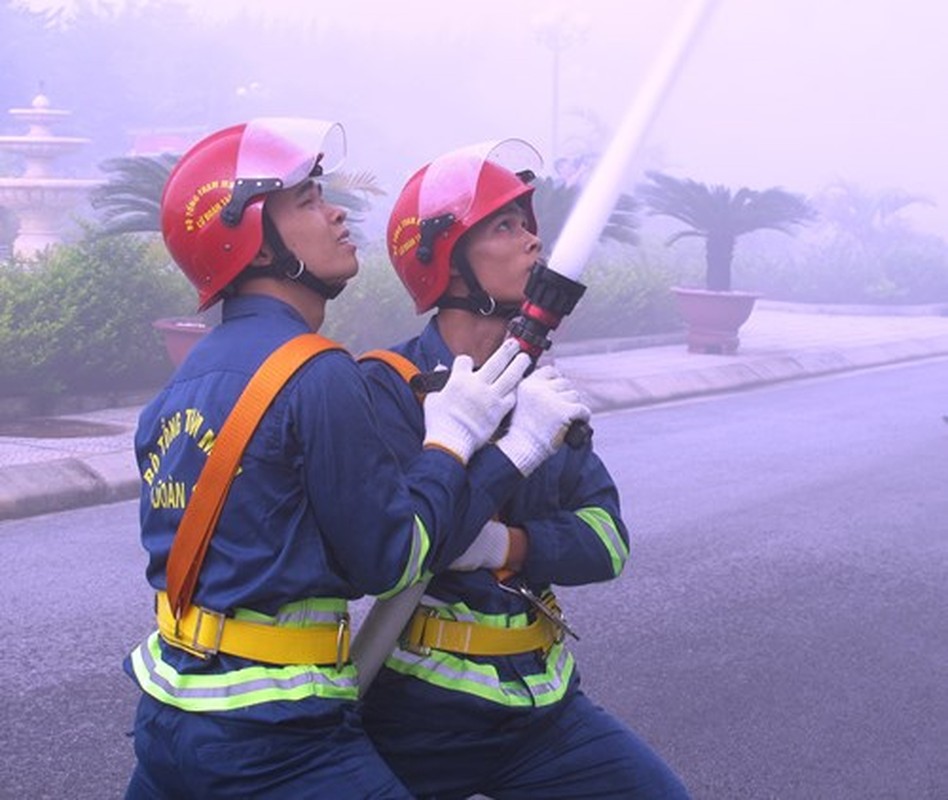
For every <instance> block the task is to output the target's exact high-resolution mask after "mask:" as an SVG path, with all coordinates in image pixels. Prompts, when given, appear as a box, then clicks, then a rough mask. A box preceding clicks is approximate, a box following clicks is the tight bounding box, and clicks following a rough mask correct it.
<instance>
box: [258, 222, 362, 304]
mask: <svg viewBox="0 0 948 800" xmlns="http://www.w3.org/2000/svg"><path fill="white" fill-rule="evenodd" d="M263 238H264V241H266V242H267V244H269V245H270V247H271V248H272V249H273V263H272V264H269V265H267V266H265V267H257V268H256V271H255V272H254V274H255V275H267V276H270V277H273V278H282V279H285V280H291V281H297V282H299V283H300V284H302V285H303V286H305V287H306V288H307V289H309V290H310V291H312V292H316V294H318V295H321V296H322V297H325V298H326V299H327V300H332V299H333V298H336V297H338V296H339V294H340V293H341V292H342V290H343V289H345V288H346V283H345V281H343V282H342V283H337V284H330V283H326V281H324V280H322V279H321V278H317V277H316V276H315V275H314V274H313V273H312V272H310V271H309V270H308V269H306V264H304V263H303V261H302V260H301V259H299V258H297V257H296V256H295V255H293V251H292V250H290V248H288V247H287V246H286V244H284V242H283V237H282V236H280V232H279V231H278V230H277V229H276V225H274V224H273V221H272V220H271V219H270V217H269V215H268V214H267V213H266V211H264V214H263Z"/></svg>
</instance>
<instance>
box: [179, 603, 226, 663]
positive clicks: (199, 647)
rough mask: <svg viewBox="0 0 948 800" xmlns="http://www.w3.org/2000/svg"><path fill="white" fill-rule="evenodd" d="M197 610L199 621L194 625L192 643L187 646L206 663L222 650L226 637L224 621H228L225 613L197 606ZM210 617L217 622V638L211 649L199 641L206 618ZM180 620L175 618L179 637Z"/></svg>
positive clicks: (186, 644)
mask: <svg viewBox="0 0 948 800" xmlns="http://www.w3.org/2000/svg"><path fill="white" fill-rule="evenodd" d="M195 608H196V609H197V612H198V613H197V620H195V623H194V633H193V634H192V635H191V641H190V642H187V643H185V646H186V647H187V648H188V649H189V650H190V652H191V653H193V654H194V655H196V656H197V657H198V658H203V659H204V660H205V661H207V660H208V659H210V658H211V656H216V655H217V654H218V653H219V652H220V649H221V639H223V637H224V621H225V620H226V619H227V617H226V615H225V614H224V612H223V611H211V610H210V609H209V608H202V607H201V606H195ZM205 617H209V618H210V619H213V620H215V621H216V622H217V636H216V637H215V639H214V644H213V645H212V646H211V647H205V646H204V645H203V644H201V642H200V641H199V640H198V637H199V636H200V635H201V626H202V625H204V618H205ZM179 622H180V618H178V617H176V618H175V635H176V636H179V635H180V634H179V629H178V624H179Z"/></svg>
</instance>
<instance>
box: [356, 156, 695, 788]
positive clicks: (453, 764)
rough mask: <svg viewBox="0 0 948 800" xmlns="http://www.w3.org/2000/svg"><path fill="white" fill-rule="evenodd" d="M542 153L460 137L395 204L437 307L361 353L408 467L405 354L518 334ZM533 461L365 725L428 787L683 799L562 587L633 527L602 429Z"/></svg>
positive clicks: (412, 423)
mask: <svg viewBox="0 0 948 800" xmlns="http://www.w3.org/2000/svg"><path fill="white" fill-rule="evenodd" d="M539 162H540V159H539V155H538V154H537V152H536V151H535V150H534V149H533V148H532V147H531V146H530V145H528V144H527V143H526V142H523V141H521V140H505V141H503V142H487V143H484V144H479V145H473V146H471V147H466V148H462V149H460V150H456V151H453V152H450V153H447V154H445V155H443V156H441V157H440V158H438V159H436V160H435V161H433V162H432V163H430V164H428V165H427V166H425V167H423V168H422V169H421V170H419V171H418V172H416V173H415V174H414V175H413V176H412V177H411V178H410V179H409V180H408V182H407V184H406V185H405V187H404V189H403V190H402V192H401V194H400V195H399V197H398V199H397V201H396V203H395V206H394V209H393V211H392V214H391V217H390V220H389V225H388V249H389V254H390V257H391V261H392V264H393V265H394V268H395V271H396V272H397V273H398V276H399V278H400V279H401V281H402V283H403V284H404V285H405V287H406V289H407V290H408V292H409V294H410V295H411V296H412V298H413V299H414V302H415V307H416V309H417V310H418V312H419V313H421V312H425V311H428V310H429V309H432V308H437V313H436V314H434V315H433V316H432V317H431V319H430V320H429V322H428V324H427V326H426V327H425V328H424V330H423V331H422V332H421V334H420V335H419V336H417V337H415V338H413V339H410V340H408V341H407V342H404V343H402V344H399V345H396V346H395V347H394V348H393V349H392V351H389V352H374V353H372V354H369V355H370V357H367V358H365V359H364V360H363V366H364V369H365V372H366V375H367V377H368V378H369V385H370V387H371V388H372V392H373V397H374V404H375V408H376V411H377V413H378V415H379V419H380V421H381V423H382V430H383V432H384V433H385V434H386V435H387V436H388V437H389V440H390V442H391V444H392V449H393V450H394V452H395V453H396V454H397V455H398V457H399V458H400V460H401V461H402V463H405V464H407V463H411V461H412V459H413V458H415V457H417V454H418V452H419V451H420V449H421V446H422V441H423V438H424V420H423V416H422V406H421V405H420V404H419V403H418V402H417V399H416V397H415V396H414V394H413V392H412V390H411V388H410V385H409V384H408V383H407V382H406V381H405V380H404V375H406V374H410V370H409V369H407V368H406V367H405V363H406V361H407V363H408V364H411V365H412V366H413V367H415V368H417V369H418V370H420V371H421V372H424V373H428V372H430V371H431V370H433V369H434V368H435V367H436V366H438V365H445V366H450V365H452V363H455V364H456V363H457V359H463V358H465V357H471V358H473V359H474V362H475V363H481V362H483V361H485V360H487V359H489V358H490V357H491V356H492V354H493V353H494V352H496V351H497V348H498V347H502V346H503V344H502V343H503V342H505V341H507V339H506V337H507V332H508V320H509V319H510V318H511V316H513V315H515V314H517V312H518V310H520V308H521V307H522V305H523V303H524V299H525V292H526V290H527V286H528V280H530V279H531V275H532V274H535V271H536V269H537V268H536V266H535V265H536V264H537V262H538V259H539V257H540V252H541V243H540V239H539V238H538V236H537V221H536V219H535V218H534V215H533V210H532V205H531V196H532V193H533V189H532V187H531V180H532V178H533V176H534V172H535V171H536V170H537V169H538V168H539ZM391 353H394V354H395V356H394V357H393V356H392V355H391ZM403 360H406V361H403ZM399 364H401V367H400V370H401V373H399V372H397V371H396V370H395V369H393V367H394V366H399ZM552 383H557V384H561V385H562V384H563V383H565V379H564V378H563V377H562V376H561V375H559V374H558V373H557V371H556V370H555V368H554V367H553V366H551V365H546V366H540V367H539V368H538V369H537V370H536V371H534V372H533V373H531V374H530V375H529V376H528V377H526V378H525V379H524V380H523V381H522V382H521V383H520V385H519V387H518V390H517V391H518V402H517V407H516V408H515V410H514V412H513V419H514V421H516V420H517V416H518V414H520V413H521V412H522V411H523V409H524V408H526V407H527V405H528V402H529V400H528V398H529V394H530V393H531V392H532V391H534V390H536V389H537V387H539V386H541V385H543V384H552ZM562 391H564V392H565V391H566V389H565V388H564V389H562ZM430 396H432V395H429V397H430ZM478 457H479V456H476V457H475V460H476V459H477V458H478ZM523 472H524V474H525V476H526V480H525V482H524V483H523V484H522V485H520V486H519V487H518V488H517V489H516V490H515V492H514V493H513V494H512V495H511V496H510V497H508V498H507V499H506V500H505V501H504V502H502V503H498V505H497V506H496V507H495V509H494V516H493V518H492V520H491V521H490V522H488V523H486V524H484V525H482V527H481V529H480V533H479V535H478V537H477V539H476V540H475V542H474V544H472V545H471V547H470V548H469V549H468V550H467V551H466V552H465V553H464V554H462V555H461V556H460V557H459V558H458V559H456V560H455V561H454V562H452V563H451V565H450V567H449V569H448V570H447V571H444V572H442V573H440V574H438V575H436V576H435V577H434V578H433V580H432V581H431V583H429V584H428V586H427V589H426V594H425V596H424V597H423V598H422V600H421V602H420V604H419V606H418V608H417V609H416V610H415V612H414V614H413V616H412V617H411V619H410V621H409V623H408V624H407V625H406V627H405V629H404V632H403V634H402V636H401V638H400V640H399V642H398V644H397V646H396V648H395V650H394V651H393V652H392V653H391V655H390V656H389V658H388V659H387V661H386V662H385V665H384V666H383V668H382V669H381V670H380V672H379V674H378V677H377V679H376V680H375V682H374V683H373V684H372V686H371V687H370V689H369V691H368V693H367V695H366V699H365V703H364V715H363V717H364V720H365V724H366V729H367V730H368V732H369V735H370V736H371V737H372V739H373V741H374V742H375V744H376V746H377V747H378V750H379V752H380V753H381V754H382V756H383V757H384V758H385V759H386V761H387V762H388V763H389V764H390V765H391V767H392V768H393V770H394V771H395V773H396V774H397V775H398V776H399V778H401V780H402V781H403V782H404V783H405V785H406V786H407V787H408V789H409V790H410V791H411V792H412V793H413V794H415V795H416V796H418V797H420V798H435V797H437V798H462V797H468V796H470V795H473V794H484V795H488V796H490V797H517V798H538V800H539V798H543V800H550V798H578V797H596V798H601V797H623V798H686V797H687V791H686V789H685V788H684V786H683V785H682V784H681V782H680V780H679V779H678V778H677V776H676V775H675V774H674V773H673V771H672V770H671V769H670V768H669V767H668V766H667V765H666V764H665V763H664V761H663V760H662V759H661V758H660V757H659V756H658V755H657V754H656V753H655V752H654V751H653V750H652V749H651V748H649V747H648V745H647V744H645V742H643V741H642V740H641V739H640V738H639V737H638V736H637V735H636V734H635V733H634V732H633V731H632V730H630V729H629V728H628V727H627V726H626V725H624V724H623V723H622V722H621V721H619V720H618V719H616V718H615V717H613V716H611V715H610V714H609V713H607V712H606V711H604V710H603V709H601V708H599V707H598V706H596V705H595V704H594V703H593V702H592V701H591V700H590V699H589V698H587V697H586V695H585V694H584V693H583V692H582V691H581V690H580V688H579V675H578V668H577V666H576V663H575V661H574V659H573V655H572V654H571V652H570V649H569V647H568V641H569V637H570V635H571V633H572V631H571V630H570V628H569V626H568V625H567V623H566V620H565V618H564V617H563V615H562V611H561V610H560V607H559V603H558V601H557V599H556V597H555V595H554V593H553V590H552V586H553V585H554V584H561V585H580V584H587V583H593V582H598V581H607V580H612V579H614V578H616V577H618V575H619V574H620V572H621V571H622V569H623V567H624V566H625V563H626V561H627V559H628V557H629V536H628V531H627V529H626V526H625V524H624V522H623V520H622V514H621V511H620V506H619V496H618V491H617V489H616V486H615V484H614V482H613V480H612V478H611V476H610V475H609V472H608V470H607V469H606V467H605V465H604V464H603V463H602V461H601V460H600V459H599V458H598V457H597V455H596V453H595V452H594V450H593V448H592V444H591V442H586V443H585V444H582V445H581V446H579V447H577V448H575V449H574V448H570V447H563V448H560V449H559V450H558V451H556V452H551V453H550V454H549V457H548V458H547V459H545V460H544V461H542V463H539V464H536V465H535V466H534V467H533V468H528V469H523ZM457 524H458V526H459V527H460V528H461V529H465V530H467V529H469V528H471V527H476V526H478V525H481V522H480V520H479V519H474V518H470V517H464V518H461V519H459V521H458V523H457ZM488 543H490V545H488Z"/></svg>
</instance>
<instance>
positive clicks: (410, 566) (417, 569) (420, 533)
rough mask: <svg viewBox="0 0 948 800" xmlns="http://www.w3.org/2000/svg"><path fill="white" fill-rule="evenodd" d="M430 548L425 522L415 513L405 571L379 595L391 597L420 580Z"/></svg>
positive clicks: (383, 597)
mask: <svg viewBox="0 0 948 800" xmlns="http://www.w3.org/2000/svg"><path fill="white" fill-rule="evenodd" d="M430 549H431V540H430V539H429V537H428V529H427V528H425V523H424V522H422V520H421V517H419V516H418V515H415V521H414V523H413V524H412V535H411V552H409V554H408V563H407V564H406V565H405V571H404V572H402V577H401V578H399V579H398V583H396V584H395V586H393V587H392V588H391V589H389V590H388V591H387V592H385V593H384V594H380V595H379V597H380V598H382V599H385V598H387V597H391V596H392V595H393V594H397V593H398V592H400V591H401V590H402V589H404V588H406V587H407V586H411V585H412V584H414V583H418V581H419V580H421V571H422V565H423V564H424V563H425V559H426V558H427V557H428V550H430Z"/></svg>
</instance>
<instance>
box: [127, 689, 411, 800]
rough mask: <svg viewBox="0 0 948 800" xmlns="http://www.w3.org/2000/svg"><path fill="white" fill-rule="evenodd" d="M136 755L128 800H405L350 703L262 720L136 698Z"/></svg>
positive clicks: (147, 698) (402, 792) (399, 786)
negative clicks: (321, 714)
mask: <svg viewBox="0 0 948 800" xmlns="http://www.w3.org/2000/svg"><path fill="white" fill-rule="evenodd" d="M169 743H174V746H173V747H171V746H169ZM135 754H136V755H137V756H138V766H137V767H136V768H135V771H134V773H133V774H132V778H131V781H130V783H129V786H128V789H127V792H126V795H125V796H126V798H127V799H128V800H139V799H140V798H142V799H144V798H148V800H151V799H152V798H161V799H162V800H209V798H214V799H215V800H217V798H247V799H248V800H249V799H250V798H253V800H306V798H330V797H331V798H333V800H347V799H348V798H351V800H368V798H385V799H386V800H389V799H391V800H406V798H407V799H408V800H411V795H410V794H409V793H408V792H407V790H406V789H405V788H404V786H402V784H401V783H399V782H398V780H397V779H396V778H395V777H394V775H392V772H391V770H390V769H389V768H388V767H387V766H386V765H385V762H384V761H382V759H381V758H380V757H379V755H378V753H377V752H376V751H375V749H374V748H373V747H372V744H371V742H370V741H369V739H368V737H367V736H366V734H365V731H363V729H362V726H361V723H360V722H359V719H358V715H357V713H356V712H355V711H354V710H353V709H352V708H351V707H343V708H342V709H340V713H339V714H333V715H331V717H330V718H328V719H320V720H308V721H297V722H294V723H281V724H264V723H260V722H254V721H246V720H235V719H232V718H228V717H226V716H222V715H215V714H192V713H188V712H185V711H181V710H179V709H177V708H174V707H172V706H168V705H165V704H164V703H159V702H158V701H156V700H154V699H153V698H151V697H150V696H148V695H142V698H141V700H140V702H139V707H138V714H137V718H136V720H135Z"/></svg>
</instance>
